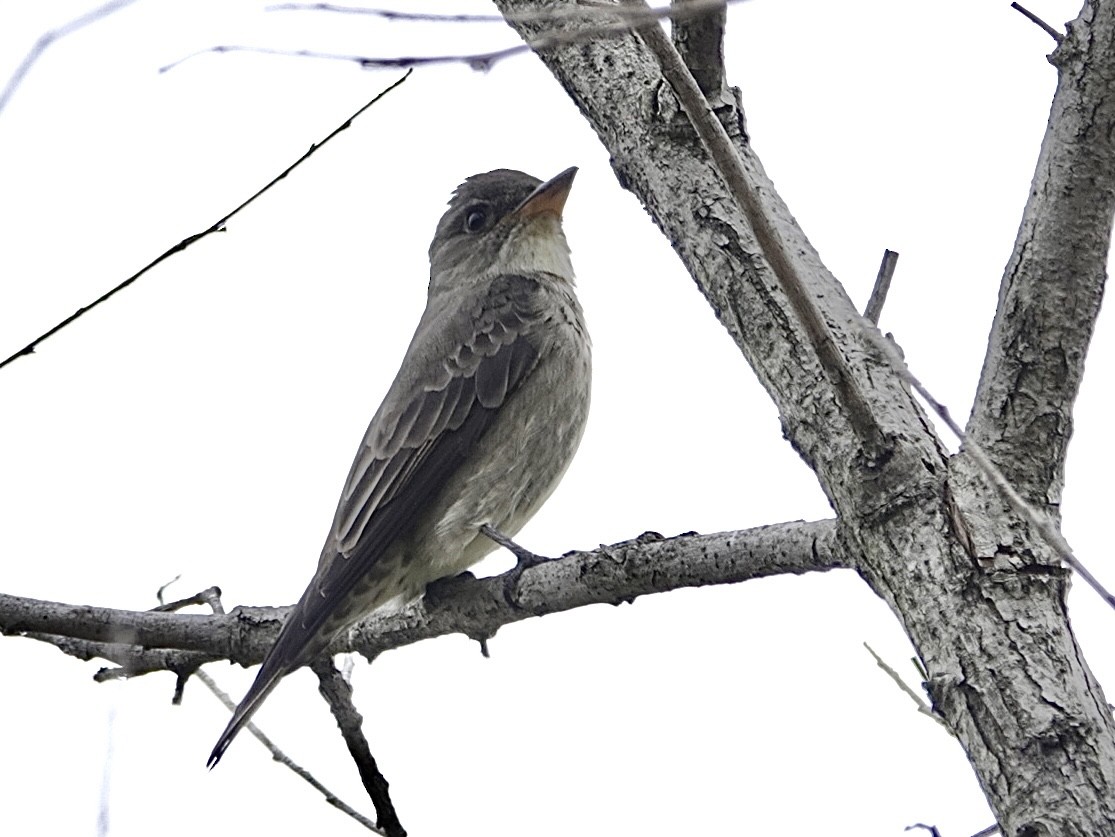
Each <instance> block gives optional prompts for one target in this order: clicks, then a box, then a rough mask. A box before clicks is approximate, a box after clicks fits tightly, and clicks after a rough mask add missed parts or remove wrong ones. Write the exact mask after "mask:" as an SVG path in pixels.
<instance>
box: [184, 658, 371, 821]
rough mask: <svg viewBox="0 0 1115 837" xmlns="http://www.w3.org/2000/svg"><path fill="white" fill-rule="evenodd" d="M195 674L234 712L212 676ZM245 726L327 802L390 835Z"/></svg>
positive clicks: (272, 743) (254, 726)
mask: <svg viewBox="0 0 1115 837" xmlns="http://www.w3.org/2000/svg"><path fill="white" fill-rule="evenodd" d="M195 676H196V677H197V679H198V680H200V681H201V682H202V683H204V684H205V686H206V688H207V689H209V691H211V692H212V693H213V694H214V695H216V696H217V699H218V700H219V701H220V702H221V703H223V704H224V705H225V707H226V708H227V709H228V711H229V712H232V711H233V710H234V709H236V704H235V703H234V702H233V700H232V698H230V697H229V696H228V695H227V694H225V692H224V691H223V690H222V689H221V687H220V686H218V685H217V684H216V682H215V681H214V680H213V678H212V677H210V676H209V675H208V674H206V673H205V672H204V671H201V670H198V671H197V673H196V674H195ZM245 728H246V729H247V730H248V732H250V733H251V734H252V735H254V736H255V737H256V738H257V739H259V741H260V743H261V744H263V746H264V747H266V748H267V749H268V751H269V752H270V753H271V758H273V759H274V760H275V761H277V762H278V763H279V764H281V765H283V766H284V767H287V768H289V769H290V770H293V771H294V772H295V773H296V774H298V776H300V777H301V778H302V779H304V780H305V781H307V782H309V783H310V784H311V785H312V786H313V787H314V789H315V790H317V791H318V792H319V793H320V794H321V795H322V796H324V797H325V801H326V802H328V803H329V804H330V805H332V806H333V807H334V808H336V809H337V810H338V811H342V812H343V813H345V814H348V815H349V816H350V817H352V818H353V819H354V820H356V821H357V822H358V823H360V824H361V825H362V826H364V827H365V828H366V829H368V830H369V831H374V832H375V833H376V834H381V835H383V837H388V835H387V833H386V832H384V831H382V830H380V829H379V828H377V827H376V824H375V823H373V822H372V821H371V820H370V819H368V818H367V817H365V816H364V815H363V814H361V813H360V812H359V811H357V810H356V809H355V808H353V807H351V806H350V805H347V804H346V803H345V802H343V801H342V800H341V799H339V798H338V797H337V795H336V794H335V793H333V791H331V790H329V788H327V787H325V785H323V784H322V783H321V782H319V781H318V780H317V779H316V778H314V775H313V774H312V773H310V771H308V770H306V768H304V767H302V766H301V765H299V764H296V763H295V762H293V761H291V759H290V756H288V755H287V754H286V753H284V752H283V751H282V750H280V749H279V748H278V747H277V746H275V743H274V742H273V741H272V740H271V739H270V738H268V737H267V736H266V735H264V734H263V733H262V732H261V731H260V729H259V727H257V726H256V725H255V724H253V723H252V722H251V721H249V722H248V724H247V726H246V727H245Z"/></svg>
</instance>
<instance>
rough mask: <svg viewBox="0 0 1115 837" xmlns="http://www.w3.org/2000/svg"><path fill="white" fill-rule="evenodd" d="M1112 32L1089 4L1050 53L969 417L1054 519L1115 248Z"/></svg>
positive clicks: (1112, 16) (998, 459) (1104, 12)
mask: <svg viewBox="0 0 1115 837" xmlns="http://www.w3.org/2000/svg"><path fill="white" fill-rule="evenodd" d="M1113 32H1115V12H1113V10H1112V8H1111V7H1110V6H1108V5H1107V4H1106V3H1101V4H1095V5H1093V4H1090V3H1089V4H1086V5H1085V7H1084V11H1083V12H1082V13H1081V17H1080V18H1079V19H1078V20H1077V21H1074V22H1073V24H1072V26H1071V27H1070V30H1069V35H1068V36H1067V37H1066V38H1065V39H1064V40H1063V41H1062V42H1061V44H1060V46H1059V47H1058V48H1057V49H1056V50H1055V51H1054V52H1053V55H1052V56H1051V57H1050V61H1051V63H1052V64H1053V65H1054V66H1055V67H1057V71H1058V73H1057V90H1056V93H1055V94H1054V96H1053V103H1052V106H1051V108H1050V113H1049V120H1048V122H1047V123H1046V130H1045V136H1044V137H1043V139H1042V143H1041V151H1040V153H1039V156H1038V161H1037V165H1036V166H1035V169H1034V179H1033V182H1032V183H1031V185H1030V191H1029V197H1028V198H1027V201H1026V207H1025V209H1024V210H1023V213H1022V221H1021V223H1020V224H1019V226H1018V234H1017V235H1016V237H1015V241H1014V248H1013V251H1012V253H1011V256H1010V258H1009V260H1008V261H1007V264H1006V267H1005V269H1004V271H1003V277H1002V282H1001V284H1000V289H999V303H998V306H997V308H996V311H995V321H994V323H993V324H992V327H991V334H990V337H989V340H988V347H987V354H986V355H985V358H984V363H983V369H982V370H981V373H980V382H979V387H978V389H977V390H976V399H975V403H974V405H973V407H972V412H971V415H970V416H969V418H968V435H969V437H970V438H972V439H974V440H975V441H976V442H978V443H979V444H980V446H981V447H982V448H983V450H984V451H985V452H986V453H987V455H988V457H989V458H990V459H991V460H992V461H993V462H994V463H995V465H996V466H997V467H998V468H999V470H1001V471H1002V472H1003V473H1004V474H1005V475H1006V477H1007V479H1008V480H1009V481H1010V483H1011V484H1012V485H1013V486H1014V487H1015V488H1016V489H1018V492H1019V493H1020V494H1021V495H1022V496H1023V497H1025V498H1026V499H1027V501H1029V502H1030V503H1034V504H1036V505H1038V506H1041V507H1042V508H1043V509H1045V510H1046V511H1047V512H1048V513H1049V514H1051V515H1054V516H1056V515H1058V514H1059V505H1060V501H1061V491H1062V489H1063V486H1064V468H1065V458H1066V456H1067V453H1068V445H1069V441H1070V440H1071V438H1072V429H1073V421H1072V408H1073V404H1074V403H1075V401H1076V397H1077V394H1078V393H1079V390H1080V383H1081V381H1082V379H1083V376H1084V361H1085V358H1086V357H1087V355H1088V348H1089V345H1090V344H1091V339H1092V334H1093V331H1094V329H1095V323H1096V318H1097V316H1098V315H1099V310H1100V305H1101V302H1102V300H1103V294H1104V286H1105V284H1106V274H1107V260H1108V256H1109V253H1110V250H1111V237H1112V219H1113V217H1115V97H1113V96H1112V95H1111V90H1112V86H1113V85H1115V50H1113V49H1112V48H1111V44H1112V38H1113V37H1115V35H1113ZM1038 440H1040V442H1039V441H1038Z"/></svg>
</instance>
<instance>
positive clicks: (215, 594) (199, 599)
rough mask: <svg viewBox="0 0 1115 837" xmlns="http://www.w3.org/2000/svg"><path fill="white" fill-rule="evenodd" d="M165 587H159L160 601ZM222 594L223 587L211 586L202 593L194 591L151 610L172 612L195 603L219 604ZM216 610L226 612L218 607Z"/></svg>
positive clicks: (216, 611)
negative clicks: (190, 594) (189, 594)
mask: <svg viewBox="0 0 1115 837" xmlns="http://www.w3.org/2000/svg"><path fill="white" fill-rule="evenodd" d="M165 589H166V587H165V586H164V587H160V588H159V601H162V592H163V590H165ZM220 596H221V588H220V587H210V588H208V589H206V590H202V591H201V592H200V593H194V594H193V595H192V596H187V597H186V598H184V599H178V601H175V602H167V603H166V604H160V605H159V606H158V607H153V608H151V610H153V611H159V612H161V613H172V612H174V611H177V610H181V609H182V608H184V607H191V606H193V605H210V606H212V604H213V602H214V601H216V602H217V603H218V604H219V603H220ZM214 612H215V613H224V611H223V610H218V609H217V608H214Z"/></svg>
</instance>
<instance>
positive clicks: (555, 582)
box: [0, 520, 850, 679]
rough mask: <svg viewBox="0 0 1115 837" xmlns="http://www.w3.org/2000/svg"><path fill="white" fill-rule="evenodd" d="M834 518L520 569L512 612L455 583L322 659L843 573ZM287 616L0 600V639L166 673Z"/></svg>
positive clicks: (267, 634)
mask: <svg viewBox="0 0 1115 837" xmlns="http://www.w3.org/2000/svg"><path fill="white" fill-rule="evenodd" d="M835 532H836V526H835V521H832V520H822V521H817V522H813V523H804V522H796V523H782V524H777V525H774V526H762V527H759V528H756V529H747V530H744V531H740V532H722V533H719V534H715V535H695V534H690V535H679V536H677V537H674V538H662V536H660V535H654V534H647V535H643V536H641V537H640V538H636V539H635V540H631V541H624V542H622V543H618V544H613V545H612V546H602V547H600V549H597V550H593V551H591V552H570V553H568V554H567V555H565V556H563V557H562V558H560V559H555V560H553V561H549V562H546V563H545V564H541V565H539V566H537V567H533V568H531V569H529V570H527V571H526V572H525V573H524V574H523V576H522V578H521V580H520V585H519V594H518V600H519V604H520V607H518V608H516V607H513V606H512V605H510V604H509V603H508V602H507V601H506V598H505V597H504V593H503V589H504V588H503V582H504V577H503V576H495V577H493V578H486V579H479V580H475V579H471V580H461V581H459V582H458V583H457V584H454V585H452V589H451V590H450V592H449V593H448V594H446V593H444V592H443V588H438V591H437V595H436V596H433V597H431V596H427V597H426V598H425V599H422V600H420V601H418V602H414V603H411V604H410V605H408V606H407V607H404V608H402V609H401V610H399V611H396V612H391V613H376V614H373V615H372V616H370V617H369V618H368V619H365V620H364V621H363V622H361V623H360V624H358V625H357V626H356V627H355V628H353V629H352V630H351V631H350V632H348V634H347V635H342V636H341V637H339V638H338V639H337V641H335V642H334V643H333V645H332V646H331V647H330V653H342V652H351V651H356V652H359V653H361V654H363V655H364V656H365V657H368V658H369V659H372V658H374V657H376V656H377V655H379V654H380V653H382V652H383V651H386V650H389V649H392V648H399V647H402V646H404V645H410V644H413V643H415V642H419V641H421V640H423V639H430V638H432V637H435V636H443V635H445V634H451V633H463V634H465V635H466V636H469V637H471V638H473V639H477V640H479V639H486V638H488V637H491V636H493V635H494V634H495V632H496V631H497V630H498V629H499V628H500V627H501V626H503V625H507V624H510V623H512V622H518V621H521V620H523V619H528V618H530V617H532V616H542V615H545V614H548V613H558V612H561V611H564V610H571V609H573V608H575V607H581V606H583V605H588V604H597V603H610V604H619V603H621V602H628V601H632V600H634V599H635V598H637V597H639V596H643V595H648V594H650V593H658V592H665V591H667V590H674V589H678V588H681V587H699V586H704V585H709V584H731V583H735V582H740V581H746V580H748V579H751V578H761V577H765V576H769V575H779V574H784V573H796V574H800V573H806V572H814V571H824V570H829V569H834V568H838V567H848V566H850V564H849V562H848V560H847V559H846V557H845V555H844V552H843V550H841V549H840V548H838V547H837V546H836V543H835ZM288 611H289V608H285V607H281V608H279V607H260V608H252V607H239V608H236V609H235V610H233V612H232V613H231V614H228V615H200V614H183V613H159V612H154V611H128V610H114V609H111V608H96V607H87V606H81V605H67V604H58V603H55V602H45V601H40V600H38V599H26V598H21V597H18V596H10V595H5V594H0V632H2V633H4V634H21V635H26V636H28V637H30V638H32V639H38V640H41V641H44V642H49V643H51V644H53V645H56V646H57V647H58V648H59V649H60V650H62V651H64V652H65V653H67V654H72V655H73V656H77V657H80V658H81V659H90V658H92V657H94V656H97V657H103V658H104V659H108V660H112V661H113V662H116V663H117V664H119V665H120V666H121V667H122V668H123V669H124V671H122V672H120V673H116V674H114V673H112V672H111V671H109V672H104V673H102V674H100V675H99V679H110V678H114V677H119V676H130V675H137V674H144V673H148V672H151V671H160V670H171V671H175V672H190V671H194V670H196V669H197V668H198V666H200V665H202V664H204V663H207V662H212V661H214V660H218V659H227V660H231V661H233V662H236V663H240V664H241V665H245V666H248V665H254V664H255V663H258V662H260V661H261V660H262V659H263V657H264V655H265V654H266V653H267V651H268V649H270V647H271V645H272V644H273V643H274V641H275V637H276V636H278V632H279V628H280V627H281V625H282V620H283V618H284V617H285V616H286V613H287V612H288Z"/></svg>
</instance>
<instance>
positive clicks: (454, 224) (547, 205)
mask: <svg viewBox="0 0 1115 837" xmlns="http://www.w3.org/2000/svg"><path fill="white" fill-rule="evenodd" d="M576 174H577V169H576V168H575V167H574V168H568V169H566V170H565V171H563V172H562V173H561V174H559V175H558V176H557V177H554V178H552V179H551V180H548V181H546V182H545V183H543V182H542V181H540V180H539V179H538V178H536V177H531V176H530V175H529V174H524V173H523V172H521V171H513V170H511V169H496V170H495V171H489V172H485V173H483V174H474V175H473V176H472V177H470V178H468V179H467V180H466V181H465V182H464V183H462V184H461V185H460V186H458V187H457V191H456V192H454V193H453V197H452V199H451V200H450V201H449V208H448V209H447V210H446V211H445V214H444V215H443V216H442V217H441V221H440V222H439V223H438V225H437V233H436V234H435V235H434V240H433V243H431V244H430V294H431V295H433V294H435V293H437V292H438V291H440V290H442V289H445V288H449V287H454V286H457V285H459V284H460V283H462V282H475V281H486V280H487V279H489V278H490V277H491V276H492V275H500V274H532V275H535V274H539V273H546V274H552V275H554V276H556V277H558V278H560V279H563V280H565V281H568V282H572V281H573V266H572V264H571V262H570V260H569V245H568V244H566V241H565V234H564V233H563V232H562V229H561V212H562V209H563V208H564V207H565V199H566V198H567V197H568V196H569V190H570V188H572V186H573V177H574V176H575V175H576Z"/></svg>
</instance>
